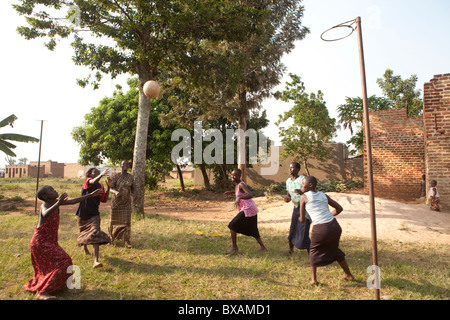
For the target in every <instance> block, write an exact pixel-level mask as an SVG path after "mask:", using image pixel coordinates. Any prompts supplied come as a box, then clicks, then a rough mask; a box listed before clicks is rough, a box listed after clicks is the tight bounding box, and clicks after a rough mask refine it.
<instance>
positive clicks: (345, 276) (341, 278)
mask: <svg viewBox="0 0 450 320" xmlns="http://www.w3.org/2000/svg"><path fill="white" fill-rule="evenodd" d="M339 279H340V280H348V281H354V280H355V277H353V275H352V274H344V275H343V276H340V277H339Z"/></svg>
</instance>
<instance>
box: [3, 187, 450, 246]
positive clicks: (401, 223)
mask: <svg viewBox="0 0 450 320" xmlns="http://www.w3.org/2000/svg"><path fill="white" fill-rule="evenodd" d="M202 192H204V193H205V192H206V193H208V191H202ZM327 194H328V195H329V196H330V197H331V198H333V199H334V200H336V201H337V202H338V203H340V204H341V205H342V207H343V208H344V211H343V212H342V213H341V214H340V215H338V216H337V219H338V221H339V223H340V225H341V227H342V230H343V234H342V237H358V238H370V237H371V230H372V229H371V222H370V205H369V196H368V195H364V194H355V193H333V192H331V193H327ZM207 196H208V197H207V199H210V200H185V199H180V200H178V199H177V198H176V197H175V198H174V197H167V196H164V195H162V196H160V198H159V199H158V200H157V201H154V204H150V205H146V207H145V212H146V213H151V214H158V215H164V216H168V217H172V218H176V219H181V220H201V221H219V222H224V223H228V222H229V221H230V220H231V219H232V218H233V217H234V216H235V215H236V213H237V212H236V209H235V208H234V206H233V201H232V199H230V198H228V199H226V198H224V197H223V196H222V195H221V194H214V193H212V192H211V193H209V194H207ZM254 200H255V202H256V204H257V206H258V209H259V213H258V225H259V226H260V227H261V228H275V229H278V230H281V231H285V232H286V234H287V233H288V232H289V225H290V222H291V216H292V209H293V205H292V203H285V202H284V201H283V198H282V196H280V195H278V196H271V197H255V198H254ZM2 204H3V205H7V202H2ZM38 205H40V203H38ZM101 206H102V211H109V201H108V203H106V204H101ZM20 207H21V208H20V211H18V210H14V209H10V210H9V214H10V215H22V214H33V212H34V199H33V200H27V201H26V203H25V206H23V205H21V206H20ZM76 208H77V206H76V205H74V206H63V207H61V212H62V213H74V212H75V211H76ZM0 211H1V208H0ZM375 216H376V233H377V239H378V240H391V241H392V240H393V241H398V242H421V243H442V244H450V212H448V211H441V212H435V211H431V210H430V209H429V206H427V205H426V204H425V203H424V201H421V202H420V203H404V202H400V201H394V200H387V199H379V198H375Z"/></svg>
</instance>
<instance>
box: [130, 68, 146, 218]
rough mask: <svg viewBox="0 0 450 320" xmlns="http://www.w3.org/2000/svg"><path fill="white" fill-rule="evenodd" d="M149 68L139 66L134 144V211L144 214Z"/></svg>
mask: <svg viewBox="0 0 450 320" xmlns="http://www.w3.org/2000/svg"><path fill="white" fill-rule="evenodd" d="M149 69H150V68H149V66H148V65H147V66H146V65H143V64H140V65H139V66H138V75H139V111H138V118H137V126H136V138H135V142H134V154H133V169H132V174H133V176H134V183H135V188H136V193H135V198H134V199H133V210H134V211H135V212H137V213H141V214H144V196H145V163H146V156H147V155H146V152H147V135H148V121H149V120H148V118H149V115H150V98H149V97H147V96H146V95H145V94H144V91H143V86H144V84H145V83H146V82H147V81H148V80H151V72H150V71H149Z"/></svg>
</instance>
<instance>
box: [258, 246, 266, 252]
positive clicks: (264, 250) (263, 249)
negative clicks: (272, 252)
mask: <svg viewBox="0 0 450 320" xmlns="http://www.w3.org/2000/svg"><path fill="white" fill-rule="evenodd" d="M258 251H261V252H267V249H266V248H265V247H263V248H259V250H258Z"/></svg>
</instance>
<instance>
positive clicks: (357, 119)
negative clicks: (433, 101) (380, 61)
mask: <svg viewBox="0 0 450 320" xmlns="http://www.w3.org/2000/svg"><path fill="white" fill-rule="evenodd" d="M416 83H417V76H416V75H412V76H411V77H410V78H408V79H405V80H403V79H402V78H401V76H394V71H392V70H391V69H386V71H385V73H384V74H383V78H379V79H377V84H378V86H379V87H380V88H381V90H382V92H383V94H384V96H385V97H377V96H375V95H373V96H371V97H369V98H368V99H367V100H368V101H367V102H368V106H367V107H368V109H369V111H377V110H389V109H400V108H406V109H407V115H408V117H417V116H421V115H422V111H423V102H422V99H420V90H416ZM338 119H339V124H341V125H342V127H343V128H344V129H349V131H350V134H352V135H353V134H354V133H355V135H354V136H352V138H351V139H350V140H348V141H347V146H348V147H349V149H350V154H362V152H363V131H362V120H363V101H362V98H361V97H355V98H350V97H346V99H345V103H344V104H342V105H339V106H338ZM354 127H357V131H356V132H354V130H353V128H354ZM352 147H353V148H352Z"/></svg>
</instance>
